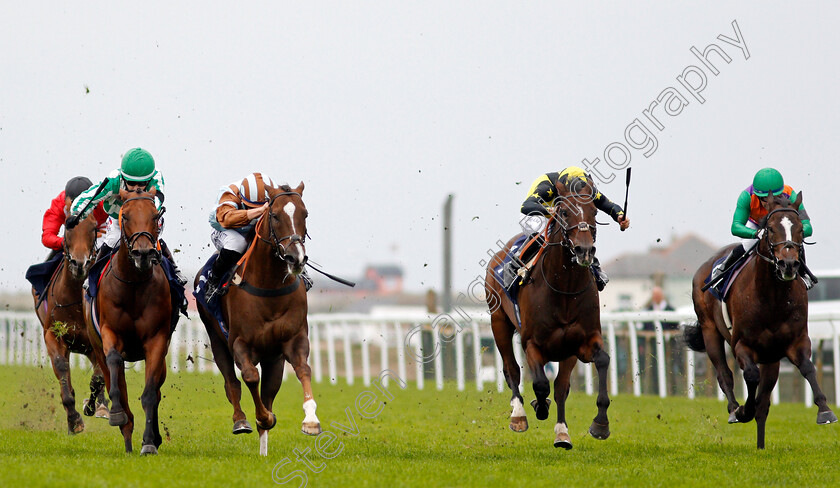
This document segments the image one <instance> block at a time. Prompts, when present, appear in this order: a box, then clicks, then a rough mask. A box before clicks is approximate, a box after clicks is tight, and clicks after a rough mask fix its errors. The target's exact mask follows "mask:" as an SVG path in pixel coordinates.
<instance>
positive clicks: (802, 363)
mask: <svg viewBox="0 0 840 488" xmlns="http://www.w3.org/2000/svg"><path fill="white" fill-rule="evenodd" d="M787 357H788V359H789V360H790V362H791V363H793V365H794V366H796V367H797V368H798V369H799V373H801V374H802V376H804V377H805V379H806V380H807V381H808V384H809V385H811V391H812V392H813V393H814V403H815V404H816V405H817V408H818V409H819V410H818V412H817V423H818V424H832V423H834V422H837V416H836V415H834V412H832V411H831V409H830V408H829V407H828V401H826V397H825V394H824V393H823V392H822V389H820V385H819V383H817V368H815V367H814V363H813V362H811V339H810V338H808V336H805V337H804V338H803V339H802V340H800V341H799V343H798V344H796V345H795V346H794V347H791V348H790V349H789V350H788V353H787Z"/></svg>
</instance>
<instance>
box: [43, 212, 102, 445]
mask: <svg viewBox="0 0 840 488" xmlns="http://www.w3.org/2000/svg"><path fill="white" fill-rule="evenodd" d="M96 227H97V223H96V218H95V217H94V216H93V214H91V215H90V216H88V218H87V219H85V220H83V221H82V222H80V223H79V225H78V226H76V227H74V228H73V229H65V231H64V249H63V251H64V258H63V259H62V260H61V262H60V263H59V265H58V269H57V270H56V271H55V273H54V274H53V277H52V279H51V280H50V282H49V284H48V285H47V288H46V289H45V290H44V291H43V296H42V297H38V295H36V292H35V290H34V288H33V290H32V297H33V299H34V300H35V314H36V315H37V316H38V320H40V321H41V326H42V327H43V329H44V343H45V344H46V347H47V354H49V356H50V362H51V363H52V368H53V373H55V377H56V378H57V379H58V382H59V384H60V385H61V403H62V405H64V410H65V411H66V412H67V429H68V432H69V433H70V434H78V433H81V432H83V431H84V430H85V423H84V421H83V420H82V416H81V415H79V412H78V411H77V410H76V390H75V389H73V385H72V383H71V382H70V353H71V352H73V353H76V354H84V355H85V356H87V358H88V359H90V362H91V364H93V365H94V370H93V375H92V376H91V378H90V391H91V394H90V398H87V399H85V405H84V409H83V411H84V413H85V415H87V416H88V417H91V416H93V415H94V414H95V415H96V417H99V418H107V417H108V406H107V402H106V400H105V394H104V390H103V386H104V385H105V382H104V379H103V378H102V370H101V369H100V368H99V367H98V366H97V364H96V360H95V358H94V356H93V347H92V346H91V342H90V338H89V336H88V332H87V327H86V325H85V319H84V314H83V312H82V293H83V291H82V283H83V282H84V279H85V277H86V276H87V273H88V271H89V270H90V267H91V266H92V265H93V256H94V253H95V252H96Z"/></svg>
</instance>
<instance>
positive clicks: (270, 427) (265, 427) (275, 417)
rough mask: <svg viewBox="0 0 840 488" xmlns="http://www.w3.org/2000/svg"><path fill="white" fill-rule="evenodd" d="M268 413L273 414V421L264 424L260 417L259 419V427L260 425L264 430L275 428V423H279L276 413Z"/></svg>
mask: <svg viewBox="0 0 840 488" xmlns="http://www.w3.org/2000/svg"><path fill="white" fill-rule="evenodd" d="M268 414H269V415H271V417H270V420H271V422H270V423H269V424H268V425H265V424H263V423H262V422H260V420H259V419H257V427H259V428H260V429H262V430H271V429H273V428H274V426H275V425H277V416H276V415H274V413H273V412H268Z"/></svg>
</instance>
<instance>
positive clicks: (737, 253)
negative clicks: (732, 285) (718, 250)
mask: <svg viewBox="0 0 840 488" xmlns="http://www.w3.org/2000/svg"><path fill="white" fill-rule="evenodd" d="M745 252H747V251H745V250H744V246H735V248H734V249H732V250H731V251H729V255H727V256H726V259H724V260H723V262H721V263H720V264H718V265H717V266H715V268H714V269H713V270H712V276H711V278H709V282H712V281H714V280H716V279H718V278H719V277H720V276H721V275H722V274H723V272H724V271H726V270H727V269H729V267H730V266H732V264H733V263H735V261H737V260H738V258H740V257H741V256H743V255H744V253H745Z"/></svg>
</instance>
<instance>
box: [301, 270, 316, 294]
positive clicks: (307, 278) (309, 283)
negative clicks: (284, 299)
mask: <svg viewBox="0 0 840 488" xmlns="http://www.w3.org/2000/svg"><path fill="white" fill-rule="evenodd" d="M300 277H301V279H303V286H304V287H305V288H306V291H309V290H311V289H312V286H313V285H315V282H314V281H312V278H311V277H310V276H309V274H307V273H306V272H305V271H304V272H303V273H301V274H300Z"/></svg>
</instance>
